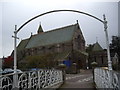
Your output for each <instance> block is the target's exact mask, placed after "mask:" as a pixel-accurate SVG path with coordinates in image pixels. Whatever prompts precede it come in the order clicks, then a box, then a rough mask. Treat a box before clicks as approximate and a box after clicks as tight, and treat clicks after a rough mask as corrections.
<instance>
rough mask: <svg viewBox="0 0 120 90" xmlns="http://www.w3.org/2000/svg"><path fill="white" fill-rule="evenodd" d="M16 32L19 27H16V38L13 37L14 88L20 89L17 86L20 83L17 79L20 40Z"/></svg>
mask: <svg viewBox="0 0 120 90" xmlns="http://www.w3.org/2000/svg"><path fill="white" fill-rule="evenodd" d="M16 31H17V25H15V31H14V36H12V37H13V38H14V78H13V81H14V88H17V87H18V84H17V81H18V78H17V39H19V38H18V37H17V32H16Z"/></svg>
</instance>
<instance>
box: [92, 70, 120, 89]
mask: <svg viewBox="0 0 120 90" xmlns="http://www.w3.org/2000/svg"><path fill="white" fill-rule="evenodd" d="M94 82H95V83H96V86H97V88H102V89H103V90H104V89H105V90H106V89H110V88H112V89H113V90H120V74H119V73H117V72H115V71H112V70H107V69H103V68H95V69H94Z"/></svg>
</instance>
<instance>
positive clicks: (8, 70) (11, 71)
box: [0, 68, 22, 75]
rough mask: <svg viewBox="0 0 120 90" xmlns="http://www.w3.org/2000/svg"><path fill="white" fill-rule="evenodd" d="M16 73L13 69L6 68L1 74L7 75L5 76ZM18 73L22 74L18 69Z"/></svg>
mask: <svg viewBox="0 0 120 90" xmlns="http://www.w3.org/2000/svg"><path fill="white" fill-rule="evenodd" d="M10 73H14V70H13V69H11V68H5V69H4V71H2V72H0V74H2V75H5V74H10ZM17 73H22V71H21V70H20V69H17Z"/></svg>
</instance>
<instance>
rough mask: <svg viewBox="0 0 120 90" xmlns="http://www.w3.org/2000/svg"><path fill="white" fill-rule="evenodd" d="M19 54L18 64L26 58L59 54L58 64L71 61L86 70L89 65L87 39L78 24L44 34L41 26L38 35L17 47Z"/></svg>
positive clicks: (25, 40)
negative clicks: (86, 50) (86, 49)
mask: <svg viewBox="0 0 120 90" xmlns="http://www.w3.org/2000/svg"><path fill="white" fill-rule="evenodd" d="M17 52H18V53H17V59H18V62H22V61H23V60H24V58H25V57H26V56H34V55H44V54H47V53H53V54H54V53H59V55H58V56H59V57H58V58H57V61H58V64H61V63H63V62H65V61H67V60H70V62H71V63H72V64H73V63H74V64H76V67H77V68H78V69H80V68H86V65H87V64H86V60H87V56H88V54H87V53H86V52H85V39H84V36H83V34H82V31H81V29H80V26H79V24H78V22H77V23H76V24H73V25H68V26H64V27H61V28H57V29H54V30H49V31H47V32H44V30H43V29H42V26H41V25H39V28H38V30H37V34H35V35H31V36H30V38H27V39H24V40H22V41H21V42H20V43H19V45H18V47H17ZM56 57H57V56H56ZM66 65H67V64H66Z"/></svg>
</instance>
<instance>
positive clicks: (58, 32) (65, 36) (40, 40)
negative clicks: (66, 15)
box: [26, 24, 78, 48]
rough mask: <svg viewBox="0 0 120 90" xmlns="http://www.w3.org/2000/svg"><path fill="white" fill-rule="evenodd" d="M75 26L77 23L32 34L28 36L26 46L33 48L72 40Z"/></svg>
mask: <svg viewBox="0 0 120 90" xmlns="http://www.w3.org/2000/svg"><path fill="white" fill-rule="evenodd" d="M77 26H78V24H74V25H69V26H65V27H62V28H58V29H54V30H51V31H48V32H44V33H40V34H36V35H33V36H32V37H31V38H30V40H29V42H28V44H27V46H26V48H33V47H38V46H46V45H53V44H58V43H64V42H68V41H70V40H72V38H73V35H74V30H76V28H77Z"/></svg>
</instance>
